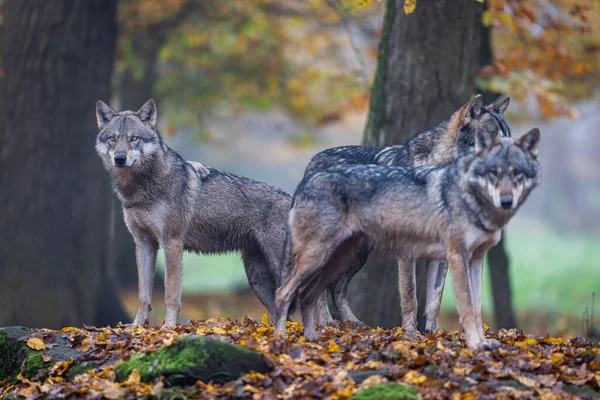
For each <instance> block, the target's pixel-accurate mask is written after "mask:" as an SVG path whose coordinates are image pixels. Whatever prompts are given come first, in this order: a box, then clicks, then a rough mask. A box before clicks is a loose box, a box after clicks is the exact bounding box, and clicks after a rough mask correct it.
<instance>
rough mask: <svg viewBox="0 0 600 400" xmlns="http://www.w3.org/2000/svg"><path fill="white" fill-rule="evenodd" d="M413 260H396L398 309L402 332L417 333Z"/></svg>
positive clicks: (415, 279)
mask: <svg viewBox="0 0 600 400" xmlns="http://www.w3.org/2000/svg"><path fill="white" fill-rule="evenodd" d="M415 270H416V263H415V260H413V259H410V260H407V259H404V258H402V257H399V258H398V280H399V285H398V286H399V287H398V289H399V291H400V308H401V309H402V330H403V331H404V332H407V333H414V332H417V278H416V271H415Z"/></svg>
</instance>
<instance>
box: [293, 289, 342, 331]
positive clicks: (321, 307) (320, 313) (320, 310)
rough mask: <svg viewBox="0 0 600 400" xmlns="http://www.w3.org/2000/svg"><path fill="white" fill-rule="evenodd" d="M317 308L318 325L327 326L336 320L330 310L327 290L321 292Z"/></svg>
mask: <svg viewBox="0 0 600 400" xmlns="http://www.w3.org/2000/svg"><path fill="white" fill-rule="evenodd" d="M315 308H316V320H317V325H319V326H327V325H330V324H332V323H333V322H334V319H333V317H332V316H331V313H330V312H329V305H328V301H327V291H323V293H321V295H320V296H319V298H318V299H317V303H316V305H315ZM301 312H302V311H301Z"/></svg>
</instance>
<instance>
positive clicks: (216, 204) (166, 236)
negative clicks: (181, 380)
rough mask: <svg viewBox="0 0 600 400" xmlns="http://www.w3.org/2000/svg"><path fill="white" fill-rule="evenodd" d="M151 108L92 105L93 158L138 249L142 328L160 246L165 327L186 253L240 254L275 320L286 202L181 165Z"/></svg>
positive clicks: (172, 318)
mask: <svg viewBox="0 0 600 400" xmlns="http://www.w3.org/2000/svg"><path fill="white" fill-rule="evenodd" d="M156 116H157V110H156V104H155V103H154V101H153V100H148V101H147V102H146V103H145V104H144V105H143V106H142V107H141V108H140V109H139V110H138V111H137V112H132V111H122V112H116V111H115V110H113V109H112V108H110V107H109V106H108V105H107V104H106V103H104V102H102V101H98V103H97V104H96V118H97V120H98V128H99V130H100V131H99V133H98V136H97V139H96V151H97V152H98V155H99V156H100V158H101V159H102V162H103V164H104V167H105V168H106V170H107V171H108V173H109V175H110V178H111V181H112V185H113V188H114V190H115V192H116V194H117V196H118V197H119V199H120V200H121V203H122V206H123V216H124V218H125V223H126V225H127V228H128V229H129V231H130V232H131V234H132V236H133V239H134V241H135V246H136V261H137V269H138V296H139V308H138V311H137V314H136V316H135V320H134V324H147V323H148V320H149V314H150V311H151V298H152V287H153V284H154V274H155V267H156V257H157V252H158V249H159V247H161V248H162V249H163V250H164V254H165V302H166V306H167V312H166V316H165V319H164V324H165V325H174V324H175V323H176V321H177V316H178V314H179V311H180V309H181V281H182V256H183V251H184V250H185V251H194V252H197V253H203V254H216V253H226V252H232V251H240V252H241V256H242V260H243V262H244V268H245V270H246V275H247V277H248V281H249V283H250V286H251V288H252V289H253V290H254V292H255V293H256V295H257V296H258V298H259V299H260V301H261V302H262V303H263V305H264V306H265V307H266V308H267V310H268V311H269V312H270V313H271V314H272V315H275V303H274V300H275V299H274V295H275V290H276V288H277V286H276V285H277V281H278V279H277V276H276V271H278V270H279V265H280V264H281V249H282V248H283V242H284V239H285V233H286V230H287V217H288V212H289V209H290V206H291V199H290V196H289V195H288V194H287V193H285V192H283V191H281V190H279V189H276V188H274V187H272V186H269V185H267V184H265V183H261V182H256V181H254V180H251V179H247V178H244V177H241V176H237V175H233V174H229V173H227V172H222V171H219V170H217V169H214V168H210V167H207V166H204V165H202V164H200V163H197V162H191V161H185V160H184V159H183V158H181V156H179V154H178V153H177V152H175V151H174V150H172V149H171V148H169V147H168V146H167V145H166V144H165V143H164V142H163V140H162V138H161V135H160V133H159V132H158V130H157V128H156Z"/></svg>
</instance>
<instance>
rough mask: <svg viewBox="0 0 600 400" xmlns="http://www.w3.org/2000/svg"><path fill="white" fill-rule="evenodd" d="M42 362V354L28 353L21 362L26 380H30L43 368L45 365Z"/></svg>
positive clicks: (36, 352)
mask: <svg viewBox="0 0 600 400" xmlns="http://www.w3.org/2000/svg"><path fill="white" fill-rule="evenodd" d="M45 364H46V363H45V362H44V360H42V353H41V352H38V351H30V352H28V353H27V355H26V356H25V360H23V376H24V377H25V378H27V379H31V378H33V377H34V376H36V375H37V373H38V371H39V370H40V369H42V368H44V367H45V366H46V365H45Z"/></svg>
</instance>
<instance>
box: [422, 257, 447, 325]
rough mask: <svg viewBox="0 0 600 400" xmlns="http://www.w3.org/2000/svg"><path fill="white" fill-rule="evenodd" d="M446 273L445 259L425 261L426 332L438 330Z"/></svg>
mask: <svg viewBox="0 0 600 400" xmlns="http://www.w3.org/2000/svg"><path fill="white" fill-rule="evenodd" d="M447 273H448V264H446V261H445V260H430V261H428V262H427V289H426V292H425V293H426V301H425V330H426V331H428V332H429V331H433V332H437V331H439V330H440V305H441V303H442V294H443V292H444V283H445V282H446V274H447Z"/></svg>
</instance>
